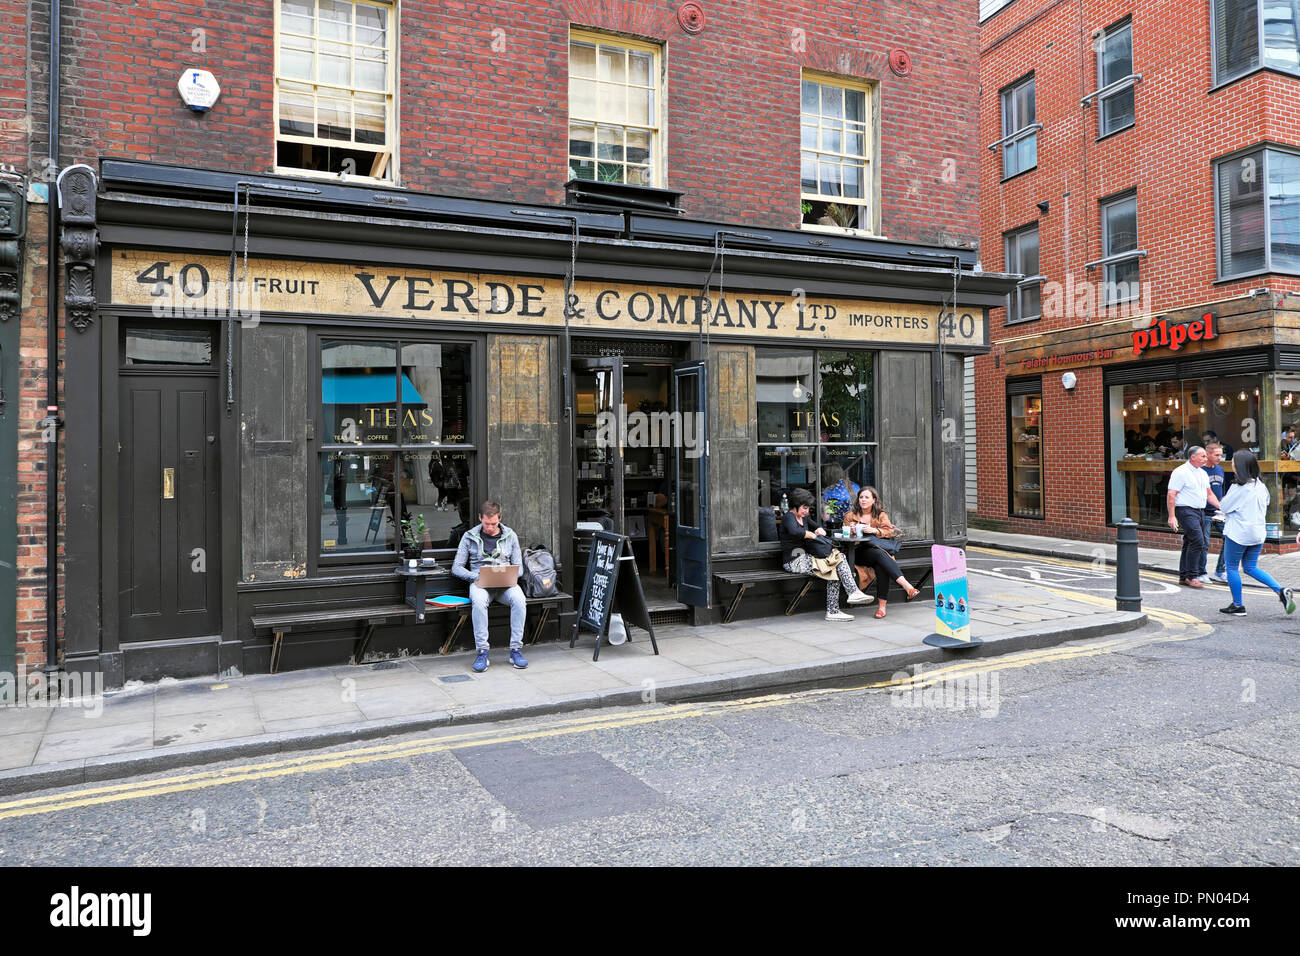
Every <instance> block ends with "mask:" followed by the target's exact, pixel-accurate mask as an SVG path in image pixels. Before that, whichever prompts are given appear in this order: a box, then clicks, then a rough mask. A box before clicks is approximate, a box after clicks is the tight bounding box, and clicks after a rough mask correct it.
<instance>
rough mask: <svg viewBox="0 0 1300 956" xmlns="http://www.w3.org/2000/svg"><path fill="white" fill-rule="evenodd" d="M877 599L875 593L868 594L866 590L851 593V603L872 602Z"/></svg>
mask: <svg viewBox="0 0 1300 956" xmlns="http://www.w3.org/2000/svg"><path fill="white" fill-rule="evenodd" d="M875 599H876V596H875V595H874V594H868V593H867V592H866V591H854V592H853V593H852V594H850V595H849V603H850V604H870V603H871V602H872V601H874V600H875Z"/></svg>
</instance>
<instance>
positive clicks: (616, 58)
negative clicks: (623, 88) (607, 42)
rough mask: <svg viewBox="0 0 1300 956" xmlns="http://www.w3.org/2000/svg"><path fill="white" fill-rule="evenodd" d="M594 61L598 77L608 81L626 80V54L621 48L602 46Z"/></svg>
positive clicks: (622, 81) (623, 81)
mask: <svg viewBox="0 0 1300 956" xmlns="http://www.w3.org/2000/svg"><path fill="white" fill-rule="evenodd" d="M596 62H597V67H598V70H599V72H598V74H597V78H598V79H601V80H605V81H606V82H609V83H626V82H627V54H626V53H625V52H624V51H623V50H619V49H616V48H612V47H607V46H602V47H601V48H600V51H599V53H598V55H597V58H596Z"/></svg>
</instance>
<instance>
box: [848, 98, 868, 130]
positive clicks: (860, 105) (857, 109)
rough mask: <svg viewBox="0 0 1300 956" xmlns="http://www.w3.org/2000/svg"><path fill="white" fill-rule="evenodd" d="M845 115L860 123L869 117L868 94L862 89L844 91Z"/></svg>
mask: <svg viewBox="0 0 1300 956" xmlns="http://www.w3.org/2000/svg"><path fill="white" fill-rule="evenodd" d="M844 115H845V116H847V117H848V118H849V119H851V120H857V121H858V122H859V123H862V122H865V121H866V118H867V94H866V93H864V92H863V91H862V90H845V91H844Z"/></svg>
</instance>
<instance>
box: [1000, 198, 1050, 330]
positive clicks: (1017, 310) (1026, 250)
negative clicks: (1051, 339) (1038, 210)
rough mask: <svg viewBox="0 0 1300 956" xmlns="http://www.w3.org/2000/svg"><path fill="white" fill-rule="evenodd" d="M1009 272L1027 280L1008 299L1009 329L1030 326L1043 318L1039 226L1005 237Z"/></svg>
mask: <svg viewBox="0 0 1300 956" xmlns="http://www.w3.org/2000/svg"><path fill="white" fill-rule="evenodd" d="M1002 241H1003V245H1004V248H1005V251H1006V263H1007V265H1006V271H1007V272H1015V273H1019V274H1020V275H1022V276H1024V278H1023V279H1021V280H1020V283H1019V284H1018V285H1017V286H1016V290H1015V291H1014V292H1012V293H1011V294H1010V295H1008V296H1007V325H1012V324H1014V323H1016V322H1028V321H1031V320H1032V319H1036V318H1038V317H1039V316H1040V315H1041V314H1042V311H1043V309H1042V283H1043V277H1042V275H1040V274H1039V271H1038V270H1039V267H1038V224H1037V223H1034V224H1033V225H1032V226H1027V227H1026V228H1024V229H1018V230H1016V231H1015V232H1009V233H1007V234H1006V235H1005V236H1003V239H1002Z"/></svg>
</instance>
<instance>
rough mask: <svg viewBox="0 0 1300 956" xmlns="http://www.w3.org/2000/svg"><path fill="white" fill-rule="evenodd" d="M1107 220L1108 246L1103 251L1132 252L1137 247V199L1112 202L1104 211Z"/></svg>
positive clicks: (1110, 252) (1107, 252) (1108, 252)
mask: <svg viewBox="0 0 1300 956" xmlns="http://www.w3.org/2000/svg"><path fill="white" fill-rule="evenodd" d="M1103 215H1104V217H1105V220H1106V231H1105V236H1106V248H1105V249H1103V250H1102V253H1103V254H1104V255H1107V256H1113V255H1115V254H1116V253H1117V252H1131V251H1133V250H1134V249H1136V248H1137V200H1136V199H1124V200H1121V201H1119V202H1115V203H1110V204H1109V205H1107V206H1106V207H1105V210H1104V213H1103Z"/></svg>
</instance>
